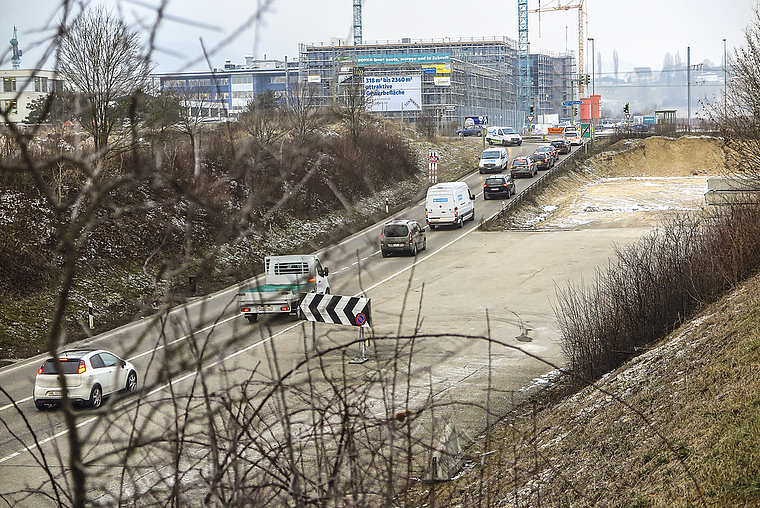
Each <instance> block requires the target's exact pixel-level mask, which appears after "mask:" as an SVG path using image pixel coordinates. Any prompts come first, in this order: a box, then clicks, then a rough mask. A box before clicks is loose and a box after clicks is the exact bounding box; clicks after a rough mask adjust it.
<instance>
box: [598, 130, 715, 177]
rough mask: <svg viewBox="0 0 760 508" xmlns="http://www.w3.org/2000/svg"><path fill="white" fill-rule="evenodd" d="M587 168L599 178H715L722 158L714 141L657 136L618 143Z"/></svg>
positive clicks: (705, 138) (704, 138) (709, 139)
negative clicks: (702, 176) (699, 176)
mask: <svg viewBox="0 0 760 508" xmlns="http://www.w3.org/2000/svg"><path fill="white" fill-rule="evenodd" d="M589 166H590V167H591V169H592V171H593V172H594V173H595V174H596V176H598V177H610V176H611V177H635V176H698V175H715V174H719V173H721V172H722V171H723V168H724V167H725V157H724V154H723V150H722V143H721V141H720V140H719V139H717V138H711V137H681V138H677V139H672V138H663V137H659V136H658V137H651V138H645V139H636V140H623V141H619V142H617V143H615V144H614V145H613V146H611V147H610V149H609V150H608V151H606V152H604V153H603V154H600V155H597V156H596V157H592V158H591V159H590V160H589Z"/></svg>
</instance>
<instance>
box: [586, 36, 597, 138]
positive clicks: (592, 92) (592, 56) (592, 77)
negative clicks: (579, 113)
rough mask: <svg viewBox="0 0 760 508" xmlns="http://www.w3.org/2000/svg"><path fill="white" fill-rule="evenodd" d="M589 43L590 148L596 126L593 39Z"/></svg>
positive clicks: (590, 38)
mask: <svg viewBox="0 0 760 508" xmlns="http://www.w3.org/2000/svg"><path fill="white" fill-rule="evenodd" d="M588 40H589V41H591V146H592V147H593V146H594V127H595V126H596V117H595V112H596V104H595V101H596V91H595V90H596V79H595V77H596V69H595V66H594V60H595V58H594V38H593V37H589V38H588Z"/></svg>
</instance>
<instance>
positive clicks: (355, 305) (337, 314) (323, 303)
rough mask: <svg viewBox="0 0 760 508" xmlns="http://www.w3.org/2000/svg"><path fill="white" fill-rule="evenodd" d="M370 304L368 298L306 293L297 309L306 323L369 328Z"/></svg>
mask: <svg viewBox="0 0 760 508" xmlns="http://www.w3.org/2000/svg"><path fill="white" fill-rule="evenodd" d="M370 304H371V301H370V299H369V298H358V297H356V296H340V295H322V294H317V293H307V294H306V296H305V297H304V299H303V301H302V302H301V306H300V307H299V308H300V309H301V312H303V315H304V317H305V318H306V320H307V321H317V322H319V323H332V324H336V325H349V326H362V327H370V326H372V324H371V317H370V316H371V312H370V308H371V305H370Z"/></svg>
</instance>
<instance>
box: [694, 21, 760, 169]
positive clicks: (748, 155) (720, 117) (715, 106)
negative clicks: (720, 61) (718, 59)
mask: <svg viewBox="0 0 760 508" xmlns="http://www.w3.org/2000/svg"><path fill="white" fill-rule="evenodd" d="M728 68H730V69H731V74H730V76H729V80H728V82H727V83H726V86H725V93H724V96H723V97H722V98H719V99H718V100H716V101H714V102H712V103H710V104H709V105H708V107H707V110H708V114H709V117H710V119H711V120H713V121H714V122H715V123H716V125H717V126H718V129H719V130H720V132H721V135H722V138H723V140H724V143H725V146H726V155H727V157H728V160H729V166H730V168H729V169H730V170H731V171H734V172H738V173H740V174H743V175H745V176H747V177H749V178H751V179H754V180H756V181H757V182H760V77H758V69H760V11H755V19H754V22H753V23H752V24H750V25H749V26H748V28H747V30H746V32H745V45H744V46H742V47H740V48H737V49H735V50H734V53H733V55H729V65H728Z"/></svg>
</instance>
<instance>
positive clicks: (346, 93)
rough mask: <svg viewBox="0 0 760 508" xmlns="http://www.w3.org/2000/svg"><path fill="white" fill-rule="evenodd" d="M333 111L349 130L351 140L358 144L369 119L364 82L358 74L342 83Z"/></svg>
mask: <svg viewBox="0 0 760 508" xmlns="http://www.w3.org/2000/svg"><path fill="white" fill-rule="evenodd" d="M333 111H334V113H335V115H336V116H337V117H338V118H339V119H340V121H341V123H342V124H343V125H344V126H345V127H346V129H347V130H348V133H349V137H350V138H351V141H352V142H353V143H354V144H357V143H358V142H359V136H360V135H361V132H362V130H363V129H364V126H365V124H366V121H367V100H366V95H365V93H364V84H363V81H362V80H361V78H360V77H359V76H358V75H354V76H352V77H351V78H350V81H349V82H347V83H344V84H342V85H341V87H340V97H339V98H338V104H337V105H336V106H335V108H333Z"/></svg>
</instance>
